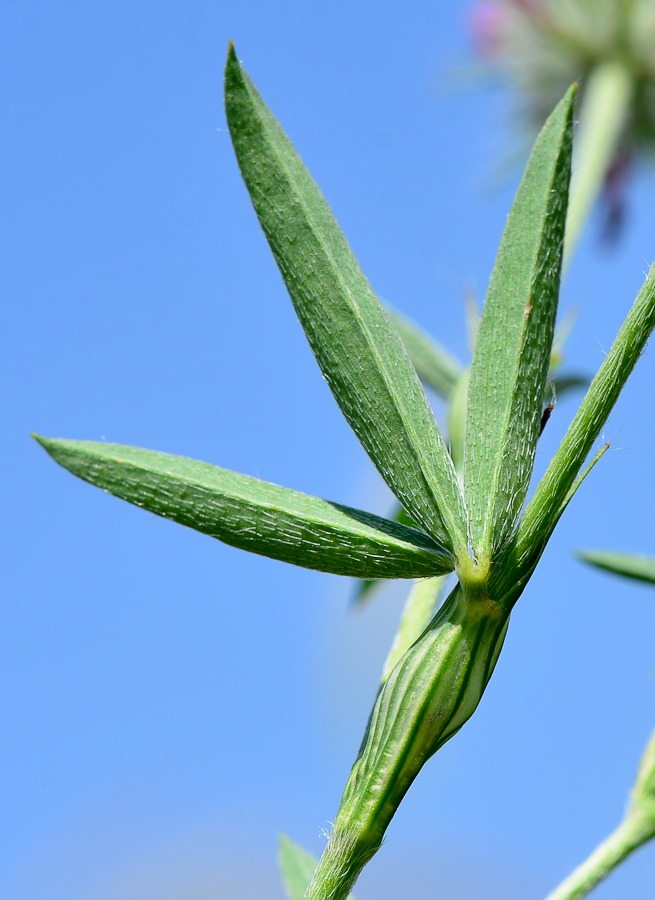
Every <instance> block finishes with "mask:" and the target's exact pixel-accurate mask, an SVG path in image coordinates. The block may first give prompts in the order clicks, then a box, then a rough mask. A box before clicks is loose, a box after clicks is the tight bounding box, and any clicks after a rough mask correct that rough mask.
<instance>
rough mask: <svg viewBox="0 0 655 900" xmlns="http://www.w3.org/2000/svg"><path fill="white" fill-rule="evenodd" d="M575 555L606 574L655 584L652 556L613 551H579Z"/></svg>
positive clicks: (654, 560)
mask: <svg viewBox="0 0 655 900" xmlns="http://www.w3.org/2000/svg"><path fill="white" fill-rule="evenodd" d="M575 555H576V556H577V557H578V559H581V560H582V561H583V562H586V563H589V565H591V566H596V567H597V568H598V569H604V570H605V571H606V572H613V573H614V575H625V577H626V578H634V579H635V580H636V581H646V582H648V583H649V584H655V558H653V557H652V556H639V555H637V554H636V553H616V552H614V551H611V550H578V552H577V553H576V554H575Z"/></svg>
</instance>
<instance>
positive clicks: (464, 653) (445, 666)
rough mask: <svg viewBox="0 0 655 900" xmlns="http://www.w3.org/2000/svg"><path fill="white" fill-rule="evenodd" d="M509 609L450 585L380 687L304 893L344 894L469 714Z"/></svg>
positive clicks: (330, 898)
mask: <svg viewBox="0 0 655 900" xmlns="http://www.w3.org/2000/svg"><path fill="white" fill-rule="evenodd" d="M508 619H509V613H508V612H506V611H505V610H504V609H501V608H499V607H498V606H496V605H495V604H493V603H492V602H491V601H490V600H489V598H488V596H487V595H486V591H483V590H481V591H476V590H473V591H472V593H470V594H469V592H468V591H467V594H465V593H464V590H463V589H462V587H461V585H459V584H458V585H457V586H456V587H455V589H454V590H453V591H452V593H451V594H450V596H449V597H448V599H447V600H446V602H445V603H444V604H443V606H442V607H441V608H440V610H439V612H438V613H437V614H436V616H435V617H434V619H433V620H432V622H431V624H430V626H429V627H428V628H427V629H426V631H424V632H423V634H422V635H421V637H420V638H419V639H418V640H417V641H416V642H415V643H414V644H413V645H412V646H411V647H410V649H409V650H408V651H407V653H405V655H404V656H403V658H402V659H401V660H400V662H399V663H398V664H397V665H396V666H395V668H394V669H393V671H392V672H391V674H390V676H389V678H388V679H387V681H386V682H385V683H384V684H383V685H382V687H381V688H380V693H379V694H378V698H377V701H376V703H375V706H374V707H373V712H372V714H371V719H370V721H369V725H368V728H367V731H366V734H365V736H364V741H363V743H362V747H361V749H360V752H359V756H358V758H357V760H356V762H355V765H354V766H353V768H352V772H351V774H350V778H349V779H348V784H347V785H346V789H345V791H344V794H343V797H342V800H341V805H340V807H339V812H338V814H337V818H336V820H335V823H334V827H333V828H332V832H331V834H330V839H329V841H328V844H327V846H326V848H325V851H324V853H323V856H322V857H321V860H320V862H319V864H318V867H317V869H316V872H315V873H314V877H313V879H312V881H311V882H310V884H309V887H308V888H307V892H306V893H305V900H344V898H345V897H347V895H348V894H349V892H350V890H351V888H352V886H353V884H354V883H355V881H356V879H357V877H358V875H359V873H360V872H361V870H362V868H363V867H364V866H365V865H366V863H367V862H368V861H369V860H370V859H371V858H372V857H373V856H374V855H375V853H376V852H377V851H378V849H379V848H380V845H381V843H382V840H383V838H384V834H385V831H386V829H387V826H388V825H389V823H390V821H391V819H392V818H393V815H394V813H395V811H396V809H397V808H398V806H399V804H400V802H401V800H402V799H403V797H404V796H405V794H406V793H407V791H408V790H409V787H410V785H411V784H412V782H413V781H414V779H415V778H416V776H417V775H418V773H419V772H420V770H421V768H422V767H423V764H424V763H425V762H426V761H427V760H428V759H429V758H430V757H431V756H432V755H433V754H434V753H436V751H437V750H438V749H439V747H441V746H442V745H443V744H445V743H446V741H447V740H449V739H450V738H451V737H452V736H453V735H454V734H455V733H456V732H457V731H459V729H460V728H461V727H462V725H463V724H464V723H465V722H466V721H467V719H468V718H469V717H470V716H471V715H472V714H473V712H474V711H475V709H476V707H477V705H478V703H479V702H480V698H481V697H482V694H483V692H484V690H485V688H486V686H487V683H488V681H489V678H490V677H491V673H492V672H493V669H494V666H495V664H496V661H497V659H498V655H499V653H500V649H501V647H502V644H503V640H504V637H505V632H506V629H507V623H508Z"/></svg>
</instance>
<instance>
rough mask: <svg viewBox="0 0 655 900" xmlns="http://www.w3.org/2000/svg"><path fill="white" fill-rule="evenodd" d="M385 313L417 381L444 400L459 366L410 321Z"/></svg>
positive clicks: (459, 368) (394, 312)
mask: <svg viewBox="0 0 655 900" xmlns="http://www.w3.org/2000/svg"><path fill="white" fill-rule="evenodd" d="M387 312H388V313H389V317H390V319H391V321H392V322H393V324H394V326H395V328H396V331H397V332H398V334H399V335H400V339H401V340H402V342H403V344H404V345H405V350H406V351H407V355H408V356H409V358H410V359H411V361H412V362H413V364H414V368H415V369H416V372H417V374H418V377H419V378H420V379H421V381H422V382H423V383H424V384H427V385H428V387H431V388H432V390H433V391H435V392H436V393H437V394H439V396H440V397H443V398H444V399H446V400H447V399H448V397H449V396H450V393H451V391H452V389H453V387H454V386H455V382H456V381H457V379H458V377H459V374H460V372H461V370H462V367H461V366H460V364H459V363H458V362H457V360H455V359H454V358H453V357H452V356H451V355H450V353H448V351H447V350H444V348H443V347H441V346H440V345H439V344H438V343H437V342H436V341H435V340H434V338H431V337H430V335H429V334H427V333H426V332H425V331H423V329H422V328H419V326H418V325H416V324H415V323H414V322H412V321H411V320H410V319H407V318H406V317H405V316H402V315H401V314H400V313H399V312H397V311H396V310H395V309H392V308H390V307H389V306H387Z"/></svg>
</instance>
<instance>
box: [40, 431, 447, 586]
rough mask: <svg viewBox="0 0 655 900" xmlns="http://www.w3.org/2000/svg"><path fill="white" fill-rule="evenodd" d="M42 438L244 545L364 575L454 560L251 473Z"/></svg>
mask: <svg viewBox="0 0 655 900" xmlns="http://www.w3.org/2000/svg"><path fill="white" fill-rule="evenodd" d="M36 439H37V440H38V441H39V443H40V444H41V445H42V446H43V447H44V448H45V449H46V450H47V451H48V453H49V454H50V455H51V456H52V458H53V459H54V460H55V461H56V462H58V463H59V464H60V465H62V466H63V467H64V468H65V469H68V470H69V472H72V473H73V474H74V475H77V476H78V477H79V478H82V479H83V480H84V481H88V482H90V483H91V484H93V485H95V486H96V487H99V488H102V489H103V490H105V491H108V492H109V493H110V494H114V496H116V497H120V498H121V499H123V500H127V501H128V502H129V503H134V504H135V505H136V506H140V507H142V508H143V509H147V510H149V511H150V512H153V513H155V514H156V515H158V516H163V517H164V518H167V519H172V520H173V521H174V522H179V523H180V524H181V525H186V526H187V527H189V528H193V529H195V530H196V531H201V532H203V533H204V534H208V535H210V536H211V537H215V538H218V540H221V541H224V542H225V543H226V544H231V545H232V546H234V547H240V548H241V549H243V550H250V551H251V552H253V553H260V554H262V555H263V556H270V557H272V558H273V559H280V560H283V561H284V562H289V563H294V564H295V565H298V566H305V567H306V568H309V569H319V570H320V571H323V572H332V573H334V574H336V575H351V576H355V577H364V578H370V577H376V578H377V577H382V578H416V577H421V576H426V575H438V574H443V573H445V572H448V571H451V570H452V568H453V563H452V560H451V557H450V556H449V554H448V553H447V552H446V551H445V550H444V549H443V548H440V547H439V546H438V545H437V544H435V543H434V541H432V539H431V538H429V537H428V536H427V535H425V534H423V533H422V532H419V531H416V530H415V529H411V528H407V527H406V526H404V525H399V524H398V523H396V522H391V521H389V520H388V519H383V518H381V517H379V516H374V515H372V514H370V513H366V512H362V511H361V510H356V509H350V508H349V507H347V506H341V505H340V504H337V503H329V502H328V501H326V500H319V499H318V497H310V496H309V495H308V494H301V493H299V492H298V491H291V490H288V489H287V488H283V487H279V486H278V485H276V484H269V483H268V482H265V481H260V480H259V479H257V478H251V477H249V476H248V475H240V474H238V473H237V472H230V471H228V470H227V469H219V468H218V466H212V465H209V464H208V463H202V462H196V461H195V460H192V459H184V458H183V457H180V456H171V455H170V454H168V453H158V452H156V451H154V450H140V449H137V448H135V447H124V446H122V445H121V444H105V443H94V442H92V441H63V440H51V439H48V438H43V437H37V438H36Z"/></svg>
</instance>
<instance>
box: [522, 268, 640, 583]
mask: <svg viewBox="0 0 655 900" xmlns="http://www.w3.org/2000/svg"><path fill="white" fill-rule="evenodd" d="M653 328H655V266H651V269H650V272H649V273H648V276H647V278H646V281H645V282H644V284H643V286H642V288H641V290H640V291H639V295H638V296H637V299H636V300H635V302H634V304H633V306H632V309H631V310H630V312H629V313H628V316H627V318H626V320H625V322H624V323H623V325H622V326H621V329H620V331H619V333H618V334H617V336H616V339H615V341H614V343H613V344H612V348H611V349H610V351H609V353H608V354H607V356H606V357H605V359H604V360H603V362H602V364H601V366H600V368H599V370H598V372H597V373H596V376H595V377H594V379H593V381H592V382H591V384H590V386H589V390H588V391H587V393H586V394H585V396H584V398H583V400H582V403H581V404H580V407H579V408H578V411H577V413H576V414H575V417H574V419H573V421H572V422H571V424H570V425H569V427H568V429H567V432H566V434H565V435H564V439H563V441H562V443H561V444H560V446H559V448H558V449H557V452H556V453H555V455H554V456H553V458H552V460H551V461H550V465H549V466H548V468H547V469H546V472H545V474H544V476H543V478H542V479H541V481H540V482H539V484H538V485H537V487H536V490H535V492H534V494H533V496H532V499H531V500H530V502H529V503H528V505H527V507H526V510H525V513H524V514H523V517H522V519H521V522H520V523H519V528H518V533H517V537H516V546H515V550H514V553H515V556H516V560H517V564H518V565H520V566H521V567H522V568H524V569H529V568H530V567H531V566H533V564H534V559H535V557H538V556H539V555H540V554H541V552H542V551H543V548H544V546H545V542H546V541H547V540H548V537H549V536H550V534H551V532H552V529H553V521H556V520H557V518H558V517H559V514H560V512H559V511H560V508H561V506H562V503H563V502H564V501H565V498H566V496H567V494H568V493H569V490H570V489H571V486H572V484H573V482H574V481H575V479H576V477H577V475H578V472H579V471H580V469H581V468H582V466H583V464H584V461H585V459H586V458H587V456H588V455H589V451H590V450H591V448H592V447H593V445H594V442H595V441H596V439H597V438H598V435H599V434H600V432H601V429H602V427H603V425H604V424H605V422H606V421H607V417H608V416H609V414H610V413H611V412H612V409H613V408H614V404H615V403H616V401H617V399H618V397H619V394H620V393H621V390H622V388H623V385H624V384H625V383H626V381H627V379H628V376H629V375H630V373H631V372H632V370H633V369H634V367H635V365H636V363H637V360H638V359H639V357H640V356H641V354H642V352H643V350H644V347H645V346H646V342H647V340H648V338H649V337H650V334H651V332H652V330H653Z"/></svg>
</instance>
